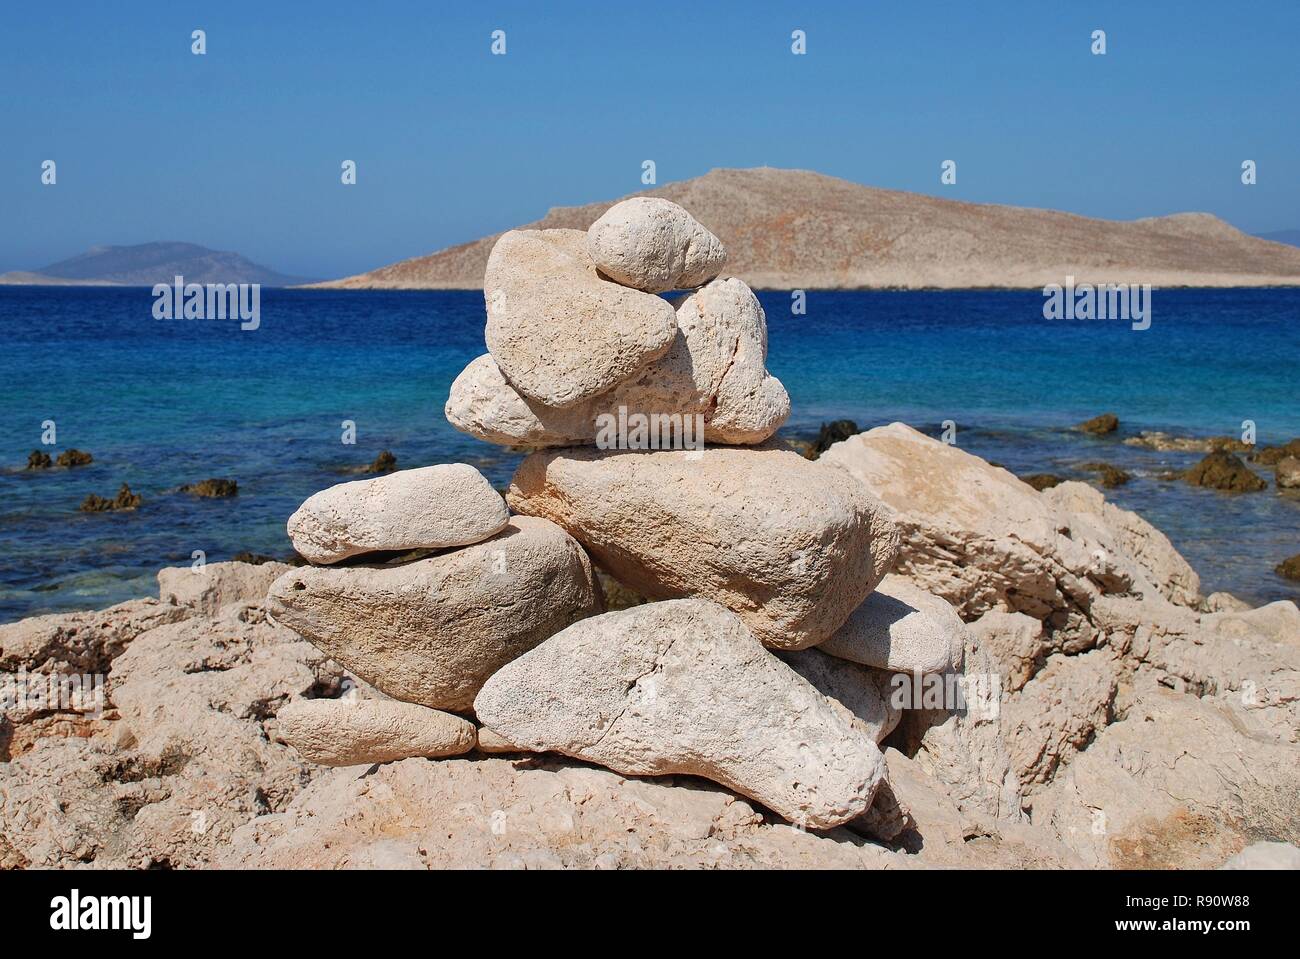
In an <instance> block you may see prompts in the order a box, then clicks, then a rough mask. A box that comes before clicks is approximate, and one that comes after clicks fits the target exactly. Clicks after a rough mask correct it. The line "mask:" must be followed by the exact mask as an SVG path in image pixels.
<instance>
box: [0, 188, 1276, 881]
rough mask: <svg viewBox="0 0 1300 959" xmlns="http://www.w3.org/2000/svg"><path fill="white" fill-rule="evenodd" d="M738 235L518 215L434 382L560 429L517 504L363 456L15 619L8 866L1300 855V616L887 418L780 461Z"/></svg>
mask: <svg viewBox="0 0 1300 959" xmlns="http://www.w3.org/2000/svg"><path fill="white" fill-rule="evenodd" d="M726 262H727V258H726V251H725V249H724V248H723V246H722V244H721V243H720V242H719V241H718V240H717V238H716V237H715V236H713V235H712V234H711V233H710V232H709V231H708V230H707V229H706V228H705V227H704V226H702V225H701V224H700V223H698V222H697V221H695V220H694V218H693V217H691V216H690V214H689V213H688V212H687V211H685V210H684V209H682V208H680V207H677V206H676V205H675V204H672V203H669V202H668V201H665V200H658V199H635V200H631V201H626V202H625V203H623V204H618V205H616V206H615V207H613V208H612V209H610V210H609V211H608V212H606V213H605V214H604V215H603V216H601V217H600V218H599V219H598V220H597V221H596V222H595V223H594V224H593V225H592V226H591V229H590V230H589V231H588V232H586V233H583V232H582V231H578V230H540V231H514V232H512V233H508V234H506V235H505V236H504V237H502V239H501V241H499V242H498V244H497V246H496V248H495V249H494V250H493V252H492V254H491V256H490V257H489V259H488V263H487V276H486V279H485V284H484V285H485V299H486V302H487V343H488V347H489V352H488V354H486V355H484V356H483V357H480V358H479V359H478V360H475V361H474V362H473V363H472V364H470V367H469V368H467V369H466V371H465V372H464V373H463V374H462V375H461V377H460V378H458V379H457V380H456V383H455V384H454V385H453V387H452V390H451V396H450V397H449V399H448V401H447V405H446V412H447V415H448V418H449V419H450V420H451V421H452V423H453V424H454V425H456V426H457V427H458V428H460V429H462V430H465V431H466V432H469V433H471V434H472V435H476V436H479V437H481V438H483V439H486V440H488V441H490V442H496V443H500V444H503V445H504V444H512V445H513V444H522V445H527V446H530V447H533V448H536V452H533V453H532V454H531V455H529V456H528V457H527V458H526V459H525V460H524V461H523V463H522V465H520V467H519V468H518V470H517V471H516V473H515V476H514V478H513V480H512V482H511V483H510V486H509V488H508V490H507V491H506V495H505V498H504V500H503V498H502V496H501V495H500V494H499V493H498V492H497V491H496V490H494V489H492V487H491V485H490V484H489V483H488V482H487V481H486V480H485V479H484V478H483V477H482V476H481V475H480V474H479V473H478V471H477V470H475V469H474V468H473V467H471V466H468V465H465V464H447V465H439V466H431V467H425V468H423V469H413V470H404V471H397V472H388V473H383V474H381V475H379V476H377V477H375V478H372V479H365V480H358V481H353V482H349V483H344V484H341V485H339V486H335V487H332V488H330V489H327V490H324V491H322V492H320V493H317V494H315V495H313V496H312V497H310V498H309V499H308V500H307V501H306V502H305V503H303V504H302V506H301V508H300V509H298V511H297V512H295V513H294V515H293V516H292V517H291V518H290V519H289V523H288V533H289V536H290V539H291V540H292V542H293V545H294V547H295V549H296V550H297V551H298V552H299V553H300V554H301V555H302V556H303V557H304V558H305V559H306V560H307V561H308V562H309V563H310V565H307V566H302V567H290V566H287V565H284V564H279V563H274V562H272V563H262V564H260V565H251V564H244V563H210V564H207V565H199V566H196V567H181V568H172V569H164V570H162V571H160V573H159V577H158V579H159V598H158V599H157V600H153V599H142V600H135V601H132V602H129V603H124V604H120V605H118V606H115V607H112V608H111V609H108V610H104V611H101V612H96V613H74V614H64V615H52V616H42V617H35V618H32V619H27V620H23V621H21V622H18V623H15V624H12V625H8V626H2V627H0V678H2V679H3V680H4V682H5V685H4V686H0V693H4V692H5V690H10V691H11V692H10V694H9V695H8V698H7V699H6V701H5V703H4V706H5V708H4V712H3V718H2V719H0V866H7V867H77V866H80V867H85V866H94V867H111V866H126V867H134V868H145V867H198V866H213V865H215V866H233V867H275V866H283V867H299V868H300V867H318V868H335V867H416V868H435V867H449V866H466V867H482V866H489V867H493V868H552V867H582V868H630V867H669V866H671V867H707V868H716V867H733V868H735V867H762V866H838V867H860V868H909V867H927V866H954V865H955V866H971V867H1017V868H1057V867H1105V868H1131V867H1185V866H1212V867H1217V866H1221V865H1224V864H1227V863H1228V862H1229V861H1233V862H1234V863H1237V862H1240V861H1242V857H1244V858H1245V860H1246V861H1249V862H1253V863H1261V864H1266V865H1267V864H1277V865H1283V864H1285V863H1287V862H1290V861H1292V857H1293V856H1294V854H1295V849H1294V844H1297V843H1300V804H1298V803H1297V799H1296V797H1297V795H1300V762H1297V759H1298V758H1300V706H1298V705H1297V703H1298V702H1300V610H1297V608H1296V606H1295V604H1293V603H1290V602H1277V603H1271V604H1268V605H1266V606H1263V607H1260V608H1257V609H1252V608H1250V607H1249V606H1248V605H1247V604H1245V603H1242V602H1241V601H1239V600H1236V599H1235V598H1234V597H1231V596H1229V595H1227V594H1221V593H1220V594H1213V595H1211V596H1208V597H1206V596H1203V595H1202V594H1201V589H1200V582H1199V579H1198V577H1197V575H1196V573H1195V571H1194V570H1193V569H1192V568H1191V566H1190V565H1189V564H1188V563H1187V562H1186V561H1185V560H1184V559H1183V558H1182V557H1181V556H1180V555H1179V554H1178V552H1177V551H1176V550H1175V549H1174V548H1173V546H1172V545H1171V544H1170V542H1169V541H1168V539H1167V538H1166V537H1164V535H1163V534H1161V533H1160V532H1159V531H1158V530H1156V529H1155V528H1154V527H1152V526H1151V525H1150V524H1149V523H1146V522H1145V521H1144V520H1142V519H1141V518H1140V517H1138V516H1137V515H1136V514H1134V513H1131V512H1127V511H1125V510H1121V509H1118V508H1117V507H1115V506H1114V505H1113V504H1111V503H1108V502H1107V501H1106V499H1105V497H1104V495H1103V494H1102V493H1101V491H1099V490H1097V489H1095V488H1094V487H1092V486H1090V485H1087V484H1084V483H1079V482H1069V481H1066V482H1060V483H1057V484H1055V485H1052V486H1050V487H1048V488H1045V489H1043V490H1042V491H1039V490H1037V489H1035V488H1033V487H1032V486H1030V485H1028V484H1027V483H1025V482H1022V481H1021V480H1020V479H1018V478H1016V477H1015V476H1013V475H1012V474H1011V473H1009V472H1007V471H1006V470H1004V469H1001V468H999V467H996V466H993V465H991V464H989V463H987V462H985V461H984V460H982V459H980V458H978V457H976V456H973V455H972V454H970V453H967V452H964V451H962V450H960V449H958V448H957V447H955V446H951V445H948V444H945V443H942V442H939V441H936V440H934V439H930V438H928V437H926V436H924V435H922V434H921V433H919V432H917V431H915V430H913V429H911V428H910V427H907V426H905V425H903V424H900V423H895V424H892V425H889V426H884V427H878V428H876V429H872V430H868V431H866V432H861V433H859V432H856V430H855V429H849V428H845V427H844V426H843V425H840V424H836V425H835V426H834V427H832V428H828V430H827V431H826V433H827V435H826V436H825V437H824V442H821V439H822V438H819V443H818V444H817V445H818V446H819V447H823V448H824V452H821V455H820V456H819V457H818V458H817V459H816V460H810V459H807V458H805V457H803V456H801V455H799V454H798V453H795V452H792V451H790V450H788V449H784V448H782V447H781V445H780V444H778V443H776V442H775V441H773V440H772V436H773V434H774V433H775V431H776V430H777V428H778V427H779V426H780V425H781V424H782V423H783V422H784V420H785V418H786V416H787V415H788V413H789V398H788V396H787V395H786V392H785V389H784V387H782V385H781V384H780V382H779V381H778V380H776V379H775V378H774V377H772V376H771V375H770V373H768V372H767V370H766V347H767V337H766V324H765V318H764V316H763V311H762V308H761V307H760V306H759V305H758V302H757V300H756V299H755V298H754V297H753V294H752V293H751V292H750V291H749V289H748V287H747V286H746V285H745V284H744V283H742V282H740V281H739V280H736V279H734V278H729V277H724V276H721V275H720V274H721V271H722V270H723V268H724V267H725V265H726ZM682 287H686V288H688V290H689V292H688V293H687V295H686V296H685V297H683V298H680V299H679V300H677V301H676V302H674V303H669V302H668V301H666V300H664V299H662V298H661V297H659V296H657V295H656V294H657V293H659V292H661V291H664V290H671V289H677V288H682ZM664 415H667V417H668V419H667V423H666V424H663V423H661V424H660V425H663V426H664V429H665V430H666V432H664V433H659V432H656V433H655V434H654V442H649V443H647V442H646V441H647V439H648V437H649V435H650V434H649V432H648V430H642V429H641V425H642V424H643V423H644V424H649V423H651V422H657V421H656V420H655V418H656V417H658V416H664ZM674 416H675V419H673V417H674ZM638 417H640V420H638V419H637V418H638ZM697 417H698V418H699V420H700V421H701V422H702V426H701V428H700V429H699V430H697V431H692V432H690V433H688V432H687V424H688V423H692V422H694V420H695V419H696V418H697ZM615 427H616V428H615ZM610 430H612V432H610ZM699 439H702V440H703V441H704V442H703V443H698V442H694V440H699ZM593 441H594V445H593ZM638 443H639V444H640V445H638ZM1100 465H1104V464H1100ZM602 584H607V585H608V586H610V587H611V588H609V589H606V588H605V586H603V585H602ZM614 597H617V598H618V601H617V602H611V600H612V599H613V598H614ZM623 606H626V607H627V608H615V607H623ZM87 677H89V678H87ZM96 677H98V680H96ZM70 678H76V679H77V680H78V681H77V682H76V683H75V684H73V685H75V687H76V688H75V690H74V692H75V693H76V695H67V696H63V695H59V696H52V695H51V690H53V689H54V688H55V686H56V685H58V684H59V683H61V682H64V681H66V680H68V679H70ZM87 691H89V692H87Z"/></svg>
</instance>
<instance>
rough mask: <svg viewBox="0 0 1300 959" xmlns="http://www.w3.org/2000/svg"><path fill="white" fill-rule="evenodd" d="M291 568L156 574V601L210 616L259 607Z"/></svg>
mask: <svg viewBox="0 0 1300 959" xmlns="http://www.w3.org/2000/svg"><path fill="white" fill-rule="evenodd" d="M291 568H292V567H290V566H289V565H288V564H287V563H275V562H271V563H262V564H260V565H253V564H251V563H237V562H228V563H205V564H204V565H202V566H165V567H163V568H162V569H160V570H158V598H159V600H161V601H162V602H163V603H164V604H167V605H170V606H188V607H189V608H190V609H192V610H194V611H195V612H199V613H204V614H207V615H211V614H213V613H215V612H217V610H219V609H221V607H223V606H226V605H228V604H230V603H258V602H261V601H262V600H263V599H265V598H266V591H267V590H268V589H270V588H271V584H272V583H274V582H275V581H276V579H277V578H279V577H280V576H281V575H283V574H284V573H286V572H288V571H289V570H290V569H291Z"/></svg>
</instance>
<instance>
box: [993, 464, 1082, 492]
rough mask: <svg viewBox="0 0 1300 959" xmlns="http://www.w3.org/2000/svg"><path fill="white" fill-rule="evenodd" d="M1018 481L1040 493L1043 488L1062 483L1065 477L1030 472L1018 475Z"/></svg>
mask: <svg viewBox="0 0 1300 959" xmlns="http://www.w3.org/2000/svg"><path fill="white" fill-rule="evenodd" d="M989 465H990V466H994V465H996V464H994V463H990V464H989ZM1020 481H1021V482H1022V483H1025V484H1027V485H1029V486H1032V487H1033V488H1034V489H1036V490H1038V491H1039V492H1040V493H1041V492H1042V491H1043V490H1045V489H1051V488H1052V487H1053V486H1059V485H1060V484H1061V483H1064V482H1065V477H1064V476H1057V475H1056V474H1055V473H1030V474H1028V475H1027V476H1022V477H1020Z"/></svg>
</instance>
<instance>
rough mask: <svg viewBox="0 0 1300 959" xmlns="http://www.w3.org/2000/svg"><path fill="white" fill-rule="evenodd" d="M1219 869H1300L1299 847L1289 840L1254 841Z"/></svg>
mask: <svg viewBox="0 0 1300 959" xmlns="http://www.w3.org/2000/svg"><path fill="white" fill-rule="evenodd" d="M1219 868H1220V869H1300V849H1298V848H1296V847H1295V846H1293V845H1291V843H1289V842H1267V841H1265V842H1254V843H1251V844H1250V845H1249V846H1247V847H1246V848H1245V849H1243V850H1242V851H1241V852H1239V853H1237V855H1235V856H1233V857H1232V858H1231V859H1229V860H1228V861H1227V862H1225V863H1224V864H1223V865H1222V866H1220V867H1219Z"/></svg>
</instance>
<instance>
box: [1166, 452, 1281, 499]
mask: <svg viewBox="0 0 1300 959" xmlns="http://www.w3.org/2000/svg"><path fill="white" fill-rule="evenodd" d="M1184 479H1186V480H1187V482H1188V483H1189V484H1190V485H1192V486H1208V487H1210V488H1211V489H1218V490H1226V491H1228V492H1231V493H1255V492H1259V491H1260V490H1264V489H1268V484H1267V483H1266V482H1264V480H1262V479H1261V478H1260V477H1258V476H1257V475H1255V473H1254V472H1253V471H1252V470H1251V469H1250V467H1249V466H1247V465H1246V464H1245V463H1243V462H1242V461H1241V460H1240V459H1238V458H1237V457H1235V456H1233V455H1232V454H1231V453H1225V452H1223V451H1222V450H1220V451H1216V452H1213V453H1211V454H1210V455H1209V456H1207V457H1205V459H1203V460H1201V461H1200V462H1199V463H1197V464H1196V465H1195V466H1193V467H1192V468H1191V469H1189V470H1188V471H1187V473H1186V474H1185V475H1184Z"/></svg>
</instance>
